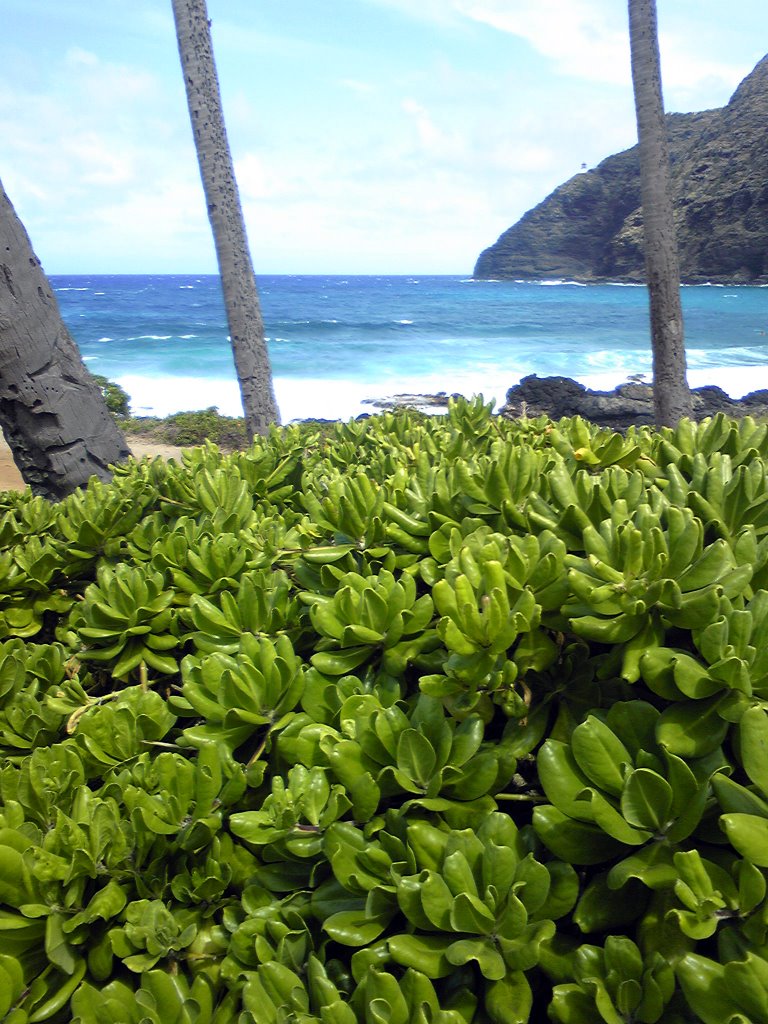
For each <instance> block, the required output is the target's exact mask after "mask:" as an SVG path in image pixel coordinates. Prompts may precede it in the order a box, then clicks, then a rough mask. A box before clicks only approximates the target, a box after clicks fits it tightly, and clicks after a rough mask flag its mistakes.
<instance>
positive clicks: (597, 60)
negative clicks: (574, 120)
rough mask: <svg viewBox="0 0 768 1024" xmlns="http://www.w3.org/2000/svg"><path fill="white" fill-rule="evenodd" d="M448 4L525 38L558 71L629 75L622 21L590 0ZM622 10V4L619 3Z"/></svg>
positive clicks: (619, 79)
mask: <svg viewBox="0 0 768 1024" xmlns="http://www.w3.org/2000/svg"><path fill="white" fill-rule="evenodd" d="M453 5H454V8H455V9H456V10H457V11H458V12H459V13H461V14H462V15H464V16H465V17H467V18H470V19H471V20H473V21H478V22H482V23H483V24H486V25H490V26H491V27H492V28H495V29H498V30H499V31H500V32H506V33H509V34H510V35H513V36H517V37H518V38H520V39H523V40H525V42H527V43H529V44H530V46H532V47H533V48H534V50H536V51H537V52H538V53H540V54H542V55H543V56H545V57H547V58H549V59H550V60H553V61H554V62H555V63H556V64H557V66H558V69H559V70H560V71H561V72H563V73H564V74H571V75H577V76H578V77H580V78H586V79H592V80H595V81H600V82H611V83H620V84H626V83H627V82H628V80H629V41H628V35H627V28H626V24H625V23H624V21H623V20H622V19H621V18H619V17H617V10H616V7H615V6H614V9H613V10H611V9H610V8H609V7H607V6H606V5H605V4H604V3H601V2H599V0H597V2H594V0H536V3H535V5H534V4H531V3H530V0H453ZM622 11H623V7H622Z"/></svg>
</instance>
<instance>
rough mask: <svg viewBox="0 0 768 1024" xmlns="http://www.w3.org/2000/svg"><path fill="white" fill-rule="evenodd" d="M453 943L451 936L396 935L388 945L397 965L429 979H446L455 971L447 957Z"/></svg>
mask: <svg viewBox="0 0 768 1024" xmlns="http://www.w3.org/2000/svg"><path fill="white" fill-rule="evenodd" d="M452 942H453V938H452V936H450V935H394V936H393V937H392V938H391V939H389V943H388V945H389V952H390V954H391V956H392V959H393V960H394V961H395V963H398V964H401V965H402V966H403V967H412V968H413V969H414V970H417V971H421V972H422V973H423V974H426V976H427V977H428V978H445V977H447V976H448V975H449V974H451V973H452V972H453V970H454V967H453V965H452V964H451V963H449V961H448V960H447V959H446V957H445V951H446V950H447V949H448V947H449V946H450V945H451V943H452Z"/></svg>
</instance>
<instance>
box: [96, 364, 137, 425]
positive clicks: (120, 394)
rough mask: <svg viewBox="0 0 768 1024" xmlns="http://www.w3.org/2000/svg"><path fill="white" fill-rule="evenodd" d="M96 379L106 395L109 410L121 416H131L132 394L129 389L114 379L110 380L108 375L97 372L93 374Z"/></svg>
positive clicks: (105, 399)
mask: <svg viewBox="0 0 768 1024" xmlns="http://www.w3.org/2000/svg"><path fill="white" fill-rule="evenodd" d="M92 376H93V379H94V381H95V382H96V384H97V385H98V386H99V388H100V389H101V393H102V395H103V396H104V401H105V402H106V403H107V408H108V409H109V411H110V412H111V413H112V414H113V415H114V416H117V417H119V418H121V419H122V418H123V417H125V416H130V413H131V408H130V402H131V399H130V396H129V395H128V393H127V391H125V390H124V389H123V388H121V387H120V385H119V384H116V383H115V382H114V381H113V380H108V379H107V378H106V377H101V376H99V375H97V374H92Z"/></svg>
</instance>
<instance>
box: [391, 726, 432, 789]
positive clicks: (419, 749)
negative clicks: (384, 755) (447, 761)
mask: <svg viewBox="0 0 768 1024" xmlns="http://www.w3.org/2000/svg"><path fill="white" fill-rule="evenodd" d="M436 761H437V758H436V756H435V751H434V749H433V747H432V744H431V743H430V742H429V740H428V739H426V738H425V737H424V736H422V735H421V733H418V732H417V731H416V730H415V729H405V730H404V731H403V732H402V733H401V734H400V739H399V740H398V743H397V766H398V768H400V770H401V771H403V772H405V774H406V775H407V776H408V777H409V778H411V779H413V781H414V782H419V783H421V784H422V785H423V786H424V787H425V788H426V786H427V784H428V783H429V781H430V779H431V778H432V775H433V773H434V771H435V765H436Z"/></svg>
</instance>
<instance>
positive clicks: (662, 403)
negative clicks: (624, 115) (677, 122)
mask: <svg viewBox="0 0 768 1024" xmlns="http://www.w3.org/2000/svg"><path fill="white" fill-rule="evenodd" d="M629 40H630V48H631V54H632V84H633V87H634V92H635V113H636V115H637V136H638V142H639V144H640V190H641V197H642V203H643V231H644V235H645V271H646V276H647V280H648V293H649V299H650V319H651V347H652V350H653V395H654V413H655V416H656V425H657V426H660V427H661V426H669V427H672V426H674V425H675V424H676V423H677V422H678V420H680V419H682V418H683V417H684V416H690V415H691V412H692V402H691V392H690V389H689V387H688V382H687V379H686V374H685V370H686V365H685V340H684V333H683V311H682V306H681V303H680V265H679V261H678V256H677V236H676V233H675V221H674V216H673V213H672V199H671V193H670V182H669V150H668V143H667V127H666V124H665V122H664V103H663V99H662V92H661V62H660V60H659V40H658V29H657V24H656V0H629Z"/></svg>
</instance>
